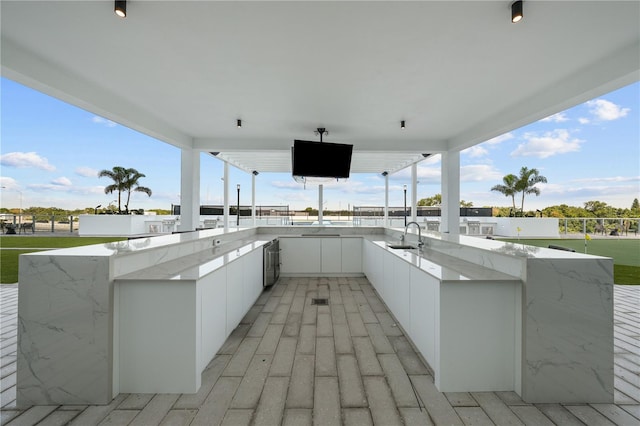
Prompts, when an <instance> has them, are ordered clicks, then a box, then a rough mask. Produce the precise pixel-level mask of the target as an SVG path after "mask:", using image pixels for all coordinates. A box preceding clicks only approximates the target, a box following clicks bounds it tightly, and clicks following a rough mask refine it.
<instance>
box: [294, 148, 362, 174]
mask: <svg viewBox="0 0 640 426" xmlns="http://www.w3.org/2000/svg"><path fill="white" fill-rule="evenodd" d="M352 152H353V145H347V144H340V143H330V142H313V141H301V140H295V141H293V147H292V148H291V171H292V175H293V176H304V177H331V178H348V177H349V171H350V170H351V154H352Z"/></svg>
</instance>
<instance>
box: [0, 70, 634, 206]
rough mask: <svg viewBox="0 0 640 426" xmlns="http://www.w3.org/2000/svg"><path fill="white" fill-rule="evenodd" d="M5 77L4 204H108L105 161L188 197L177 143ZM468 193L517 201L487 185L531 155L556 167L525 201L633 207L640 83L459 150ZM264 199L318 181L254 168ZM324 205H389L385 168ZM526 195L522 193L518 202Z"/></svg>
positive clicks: (205, 186)
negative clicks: (103, 174) (183, 190)
mask: <svg viewBox="0 0 640 426" xmlns="http://www.w3.org/2000/svg"><path fill="white" fill-rule="evenodd" d="M0 85H1V87H0V88H1V98H0V101H1V115H0V118H1V123H0V124H1V133H0V135H1V137H2V140H1V146H0V167H1V168H0V184H1V186H2V187H4V188H2V189H1V190H0V201H1V206H2V207H8V208H14V207H15V208H17V207H19V204H20V198H22V207H23V208H26V207H30V206H40V207H60V208H65V209H74V208H84V207H94V206H97V205H98V204H101V205H103V206H106V205H108V204H109V203H110V202H112V201H113V200H114V199H115V198H116V197H115V196H114V194H111V195H106V194H104V186H106V185H108V184H109V183H110V181H109V179H107V178H102V179H99V178H98V177H97V172H98V171H99V170H102V169H111V168H112V167H113V166H123V167H133V168H135V169H137V170H138V171H140V172H142V173H144V174H145V175H146V177H145V178H143V179H142V180H141V184H142V185H144V186H147V187H149V188H151V189H152V191H153V195H152V196H151V197H147V196H146V195H145V194H142V193H136V194H134V195H133V196H132V201H131V206H130V207H131V208H145V209H151V208H164V209H168V208H170V206H171V204H172V203H173V204H179V202H180V201H179V200H180V150H179V149H178V148H175V147H173V146H171V145H168V144H166V143H163V142H160V141H158V140H156V139H153V138H150V137H148V136H146V135H143V134H140V133H138V132H135V131H133V130H130V129H128V128H126V127H123V126H121V125H118V124H116V123H113V122H111V121H108V120H105V119H103V118H101V117H98V116H96V115H95V114H92V113H90V112H87V111H84V110H82V109H79V108H76V107H74V106H71V105H69V104H66V103H64V102H61V101H59V100H57V99H54V98H52V97H49V96H47V95H44V94H42V93H39V92H37V91H34V90H32V89H29V88H27V87H25V86H22V85H20V84H17V83H15V82H13V81H11V80H8V79H6V78H2V79H1V80H0ZM460 163H461V191H460V192H461V198H462V199H463V200H465V201H471V202H473V205H474V206H477V207H483V206H510V204H511V201H510V199H509V198H506V197H504V196H503V195H501V194H499V193H496V192H491V191H490V188H491V187H492V186H494V185H496V184H499V183H501V181H502V177H503V176H504V175H506V174H508V173H514V174H517V173H518V171H519V170H520V168H521V167H522V166H526V167H529V168H537V169H538V170H539V171H540V173H541V174H542V175H543V176H545V177H546V178H547V179H548V183H547V184H541V185H539V186H540V190H541V195H540V196H539V197H535V196H527V198H525V210H533V209H539V208H543V207H547V206H551V205H556V204H568V205H573V206H583V205H584V203H585V202H587V201H592V200H598V201H604V202H606V203H607V204H609V205H612V206H615V207H621V208H628V207H630V206H631V203H632V201H633V199H634V198H640V83H635V84H632V85H630V86H627V87H624V88H622V89H619V90H617V91H614V92H611V93H609V94H607V95H604V96H601V97H598V98H596V99H593V100H591V101H589V102H586V103H584V104H581V105H577V106H575V107H573V108H571V109H568V110H566V111H564V112H562V113H558V114H555V115H553V116H551V117H548V118H546V119H544V120H541V121H538V122H536V123H532V124H530V125H527V126H525V127H522V128H520V129H517V130H514V131H512V132H509V133H507V134H505V135H502V136H500V137H497V138H494V139H492V140H490V141H487V142H485V143H483V144H480V145H476V146H474V147H472V148H470V149H467V150H465V151H463V152H462V153H461V159H460ZM222 174H223V172H222V163H221V162H220V161H219V160H217V159H215V158H213V157H211V156H209V155H205V154H203V155H202V163H201V202H202V203H203V204H219V203H222V191H223V182H222ZM418 180H419V184H418V199H420V198H425V197H431V196H433V195H434V194H437V193H440V158H439V156H435V157H434V158H429V159H427V160H425V161H423V162H422V163H420V165H419V166H418ZM238 183H239V184H240V185H241V188H242V190H241V196H240V202H241V204H250V203H251V191H250V188H251V186H250V185H251V177H250V176H249V175H248V174H246V173H244V172H242V171H240V170H238V169H235V168H234V167H230V184H231V188H232V190H231V191H230V194H231V203H232V204H235V202H236V192H235V187H236V184H238ZM404 184H407V185H409V184H410V170H409V169H406V170H404V171H401V172H399V173H397V174H394V175H392V176H391V177H390V182H389V185H390V196H389V202H390V204H391V205H395V206H402V204H403V191H402V186H403V185H404ZM256 198H257V204H259V205H288V206H289V207H290V208H292V209H304V208H306V207H309V206H314V207H316V206H317V202H318V195H317V189H316V188H314V187H308V188H307V189H303V187H302V186H301V185H300V184H297V183H295V182H294V181H293V179H292V178H291V176H290V175H288V174H280V173H262V174H260V175H259V176H258V177H257V179H256ZM324 201H325V208H328V209H337V208H342V209H346V208H349V207H352V206H354V205H358V206H382V205H384V178H382V176H380V175H373V174H361V175H352V177H351V178H350V179H349V180H348V181H347V182H345V183H341V184H332V185H328V186H325V193H324ZM518 204H519V203H518Z"/></svg>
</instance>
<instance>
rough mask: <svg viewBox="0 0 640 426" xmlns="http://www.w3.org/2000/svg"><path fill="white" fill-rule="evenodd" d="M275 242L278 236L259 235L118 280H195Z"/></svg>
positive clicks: (130, 274) (133, 273)
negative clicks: (270, 242) (272, 241)
mask: <svg viewBox="0 0 640 426" xmlns="http://www.w3.org/2000/svg"><path fill="white" fill-rule="evenodd" d="M274 238H277V236H276V235H267V234H262V235H256V236H254V237H250V238H245V239H241V240H236V241H231V242H228V243H225V244H222V245H220V246H217V247H212V248H210V249H207V250H202V251H200V252H197V253H194V254H193V255H189V256H185V257H181V258H178V259H175V260H171V261H168V262H163V263H161V264H159V265H154V266H152V267H149V268H145V269H140V270H138V271H135V272H132V273H129V274H126V275H122V276H121V277H118V278H117V280H118V281H127V280H144V281H165V280H170V281H174V280H176V281H177V280H198V279H200V278H202V277H204V276H205V275H207V274H210V273H212V272H214V271H215V270H217V269H220V268H221V267H223V266H225V265H227V264H228V263H230V262H233V261H234V260H235V259H237V258H239V257H241V256H243V255H245V254H247V253H249V252H251V251H253V250H256V249H262V246H264V245H265V244H266V243H268V242H269V241H271V240H273V239H274Z"/></svg>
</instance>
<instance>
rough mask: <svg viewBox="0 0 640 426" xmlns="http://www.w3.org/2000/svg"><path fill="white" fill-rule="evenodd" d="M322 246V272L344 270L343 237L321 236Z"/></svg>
mask: <svg viewBox="0 0 640 426" xmlns="http://www.w3.org/2000/svg"><path fill="white" fill-rule="evenodd" d="M319 240H320V247H321V257H320V265H321V266H320V272H327V273H337V272H342V243H341V238H335V237H331V238H319Z"/></svg>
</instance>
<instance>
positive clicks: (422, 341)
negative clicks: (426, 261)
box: [410, 268, 440, 371]
mask: <svg viewBox="0 0 640 426" xmlns="http://www.w3.org/2000/svg"><path fill="white" fill-rule="evenodd" d="M439 293H440V281H439V280H437V279H436V278H434V277H432V276H431V275H428V274H427V273H425V272H423V271H421V270H419V269H418V268H411V314H410V315H411V332H410V333H411V340H413V343H414V344H415V345H416V347H417V348H418V350H419V351H420V352H421V353H422V356H424V358H425V359H426V360H427V362H428V363H429V365H430V366H431V367H432V368H433V370H434V371H439V364H438V360H437V358H436V347H437V343H438V342H437V338H436V336H437V332H436V330H437V325H438V321H437V319H438V318H439V310H440V305H439V304H438V303H437V301H438V300H440V295H439Z"/></svg>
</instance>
